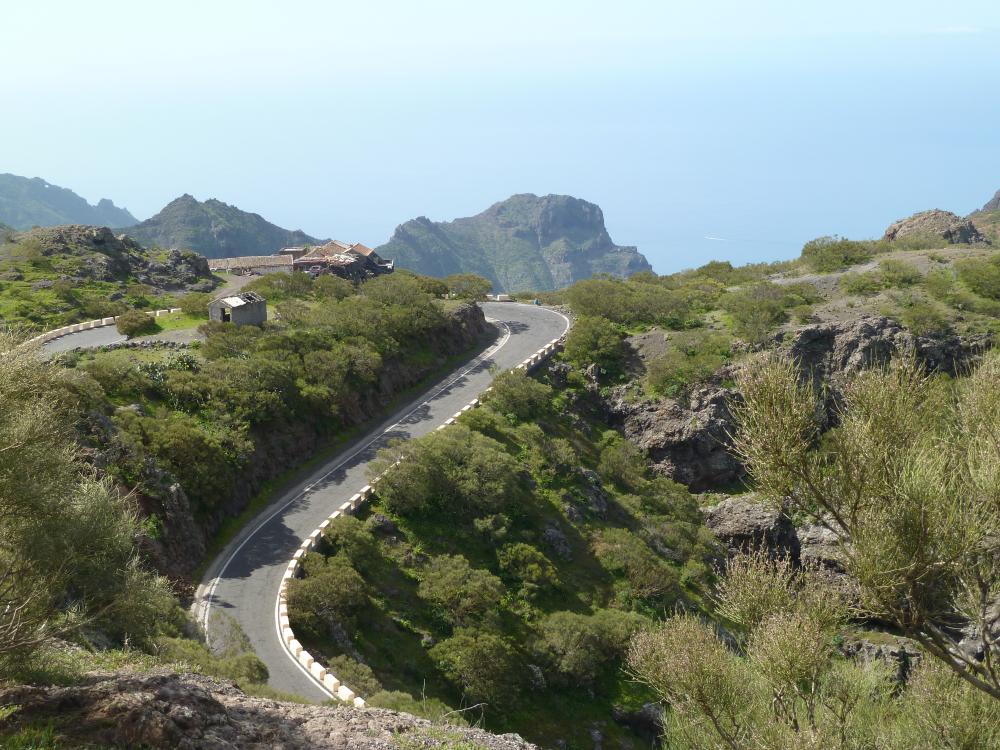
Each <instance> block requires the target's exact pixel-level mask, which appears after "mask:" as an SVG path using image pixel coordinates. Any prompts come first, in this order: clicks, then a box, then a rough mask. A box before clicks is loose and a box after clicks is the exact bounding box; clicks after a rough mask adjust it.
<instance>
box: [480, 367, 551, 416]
mask: <svg viewBox="0 0 1000 750" xmlns="http://www.w3.org/2000/svg"><path fill="white" fill-rule="evenodd" d="M551 398H552V389H551V388H549V387H548V386H547V385H544V384H543V383H539V382H538V381H537V380H534V379H533V378H532V377H531V376H529V375H528V374H527V373H526V372H525V371H524V370H506V371H505V372H502V373H500V374H499V375H497V377H496V378H494V380H493V390H492V391H490V392H489V393H487V394H486V395H485V396H483V401H485V402H486V403H487V404H489V406H490V408H491V409H493V410H495V411H496V412H498V413H500V414H503V415H505V416H511V417H513V418H514V420H516V421H518V422H524V421H526V420H529V419H535V418H537V417H539V416H541V414H542V413H544V412H545V411H546V410H547V409H548V406H549V401H550V400H551Z"/></svg>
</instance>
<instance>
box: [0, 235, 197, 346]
mask: <svg viewBox="0 0 1000 750" xmlns="http://www.w3.org/2000/svg"><path fill="white" fill-rule="evenodd" d="M215 284H216V280H215V279H214V278H213V277H212V276H211V275H210V274H209V272H208V265H207V264H206V262H205V259H204V258H202V257H200V256H198V255H195V254H194V253H191V252H177V251H174V252H166V251H159V250H157V251H147V250H145V249H143V248H142V247H141V246H140V245H139V244H138V243H136V242H135V241H134V240H132V239H130V238H129V237H127V236H124V235H122V236H117V237H116V236H115V235H114V234H112V232H111V231H110V230H109V229H107V228H102V227H89V226H78V225H70V226H60V227H51V228H44V229H32V230H30V231H27V232H14V231H10V230H7V231H2V230H0V317H2V320H3V322H4V323H5V324H6V325H8V326H17V327H22V326H23V327H27V328H29V329H34V330H50V329H52V328H57V327H59V326H62V325H66V324H67V323H75V322H78V321H81V320H93V319H95V318H103V317H107V316H111V315H119V314H121V313H122V312H124V311H126V310H128V309H139V310H148V309H153V310H155V309H159V308H164V307H171V306H173V304H174V303H175V302H176V299H177V297H178V295H181V294H183V293H185V292H188V291H207V290H210V289H212V288H213V287H214V286H215Z"/></svg>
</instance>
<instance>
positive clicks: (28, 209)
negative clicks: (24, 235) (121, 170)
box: [0, 174, 136, 229]
mask: <svg viewBox="0 0 1000 750" xmlns="http://www.w3.org/2000/svg"><path fill="white" fill-rule="evenodd" d="M0 222H2V223H4V224H8V225H10V226H11V227H13V228H14V229H30V228H31V227H36V226H37V227H52V226H57V225H60V224H93V225H97V226H110V227H117V226H127V225H129V224H135V223H136V218H135V217H134V216H133V215H132V214H130V213H129V212H128V210H127V209H124V208H119V207H118V206H116V205H115V204H114V203H113V202H112V201H110V200H108V199H107V198H102V199H101V200H99V201H98V202H97V205H94V206H92V205H90V204H89V203H87V201H86V199H84V198H81V197H80V196H79V195H77V194H76V193H74V192H73V191H72V190H70V189H68V188H64V187H59V186H58V185H53V184H51V183H49V182H46V181H45V180H43V179H41V178H40V177H20V176H18V175H14V174H0Z"/></svg>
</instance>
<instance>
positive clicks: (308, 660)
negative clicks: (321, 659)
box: [299, 651, 316, 669]
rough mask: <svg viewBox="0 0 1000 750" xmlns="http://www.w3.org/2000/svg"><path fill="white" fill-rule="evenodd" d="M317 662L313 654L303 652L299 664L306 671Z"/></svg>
mask: <svg viewBox="0 0 1000 750" xmlns="http://www.w3.org/2000/svg"><path fill="white" fill-rule="evenodd" d="M315 662H316V660H315V659H313V657H312V654H310V653H309V652H308V651H303V652H302V653H301V654H299V664H301V665H302V666H303V667H305V668H306V669H309V668H310V667H311V666H312V665H313V664H314V663H315Z"/></svg>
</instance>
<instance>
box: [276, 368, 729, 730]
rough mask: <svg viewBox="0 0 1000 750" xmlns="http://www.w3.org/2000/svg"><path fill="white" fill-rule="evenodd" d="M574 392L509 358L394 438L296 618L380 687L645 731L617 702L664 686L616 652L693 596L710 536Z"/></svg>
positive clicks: (573, 724)
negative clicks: (479, 394) (471, 392)
mask: <svg viewBox="0 0 1000 750" xmlns="http://www.w3.org/2000/svg"><path fill="white" fill-rule="evenodd" d="M566 406H567V403H566V394H565V393H564V392H563V393H560V392H557V391H556V390H554V389H553V388H551V387H550V386H548V385H546V384H543V383H540V382H537V381H535V380H533V379H531V378H529V377H527V376H526V375H524V374H523V373H521V372H517V371H512V372H508V373H504V374H503V375H501V376H500V377H499V378H498V379H497V380H496V381H495V385H494V390H493V392H492V393H491V394H490V396H489V398H488V399H487V400H486V403H485V406H483V407H482V408H480V409H478V410H474V411H470V412H468V413H467V414H464V415H463V416H462V417H461V418H460V419H459V421H458V425H456V426H455V427H452V428H450V429H448V430H446V431H443V432H436V433H433V434H431V435H429V436H427V437H424V438H420V439H418V440H414V441H410V442H408V443H405V444H403V445H399V446H398V447H396V448H393V449H390V450H387V451H385V452H383V453H382V454H381V455H380V457H379V460H378V461H377V462H376V463H375V464H373V466H372V468H371V473H372V475H373V476H374V475H376V474H380V473H382V472H385V471H388V473H387V474H386V475H385V477H384V478H383V479H382V481H381V483H380V484H379V492H378V497H377V499H376V500H375V501H374V502H373V503H372V504H371V505H370V506H369V507H368V508H366V510H365V511H364V513H363V514H361V515H360V516H358V517H344V518H341V519H338V520H337V521H336V522H334V523H333V524H331V525H330V526H329V527H328V528H327V530H326V531H325V533H324V536H323V545H322V547H321V549H320V551H319V552H318V553H312V554H310V555H309V556H307V558H306V560H305V562H304V567H305V577H304V578H302V579H301V580H297V581H294V582H293V585H292V586H291V588H290V590H289V605H290V609H291V613H292V621H293V627H294V628H295V631H296V634H297V635H298V637H299V638H300V639H303V641H304V642H305V643H306V644H308V647H309V648H310V650H311V653H313V654H316V655H317V656H318V658H320V659H321V661H323V663H324V664H330V665H332V666H331V669H333V670H334V671H335V673H336V674H337V675H338V676H340V677H341V679H343V680H344V681H345V682H346V683H347V684H349V685H351V686H352V687H353V688H354V689H356V690H359V691H361V692H362V694H364V695H365V696H366V698H367V700H368V702H369V704H370V705H376V706H378V705H381V706H386V707H394V708H402V709H404V710H412V711H417V712H421V711H422V712H425V713H427V712H430V713H431V714H435V713H436V714H438V715H441V714H443V713H445V712H447V711H450V710H453V709H456V708H462V707H465V708H469V710H468V711H467V712H466V713H464V714H463V716H464V717H465V718H466V719H467V720H470V721H472V720H479V719H480V717H481V718H482V720H484V721H485V722H486V726H488V727H490V728H493V729H497V730H499V729H503V730H511V731H517V732H519V733H521V734H523V735H524V736H525V737H526V738H527V739H529V740H532V741H535V742H538V743H541V744H542V745H544V746H551V745H553V744H555V743H556V742H557V740H562V741H563V742H566V743H568V746H569V747H585V746H587V743H588V740H589V737H590V730H591V729H592V728H594V727H600V731H601V733H602V735H603V736H604V738H605V741H606V742H607V743H608V744H609V746H612V747H628V746H634V743H636V742H638V741H639V736H637V735H636V734H635V733H634V732H633V731H631V730H630V729H629V728H628V726H627V725H625V724H622V723H620V722H616V720H615V718H614V717H615V714H616V712H618V715H619V716H625V715H628V714H629V713H630V712H638V711H640V710H641V708H642V705H643V703H644V702H646V701H648V700H649V699H650V697H651V696H650V695H649V694H648V693H647V692H646V691H643V690H637V689H636V687H635V686H634V685H633V684H631V683H630V682H629V681H628V680H627V679H626V677H625V675H624V674H623V673H622V671H621V667H622V659H623V656H624V653H625V650H626V648H627V645H628V641H629V638H630V636H631V635H632V634H633V633H635V632H636V631H638V630H642V629H645V628H648V627H649V626H650V625H651V624H652V623H653V622H654V621H655V620H657V619H659V618H660V617H662V616H663V613H664V612H669V611H672V610H674V609H675V608H697V607H699V606H700V603H701V601H702V597H703V595H704V588H705V586H706V585H707V584H708V582H709V581H710V580H711V578H712V574H711V565H712V562H713V560H714V559H715V555H716V547H715V544H714V542H713V540H712V537H711V534H710V533H709V532H708V531H707V529H705V527H704V525H703V523H702V520H701V514H700V513H699V510H698V507H697V504H696V502H695V500H694V498H693V497H692V496H691V495H690V494H689V493H688V492H687V490H685V489H684V488H683V487H681V486H680V485H677V484H674V483H673V482H670V481H669V480H666V479H663V478H659V479H655V478H652V477H650V476H649V475H648V473H647V471H646V468H645V465H644V460H643V457H642V455H641V453H640V452H639V451H638V450H637V449H636V448H635V447H633V446H632V445H630V444H629V443H627V442H625V441H624V440H622V438H621V437H619V436H618V435H617V434H616V433H614V432H612V431H608V432H604V431H602V427H601V425H600V423H596V422H595V423H592V424H587V425H584V424H581V423H579V422H574V420H573V419H571V418H568V417H567V415H566ZM399 458H405V460H404V461H403V462H402V463H400V464H398V465H397V463H396V462H397V460H398V459H399Z"/></svg>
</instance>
